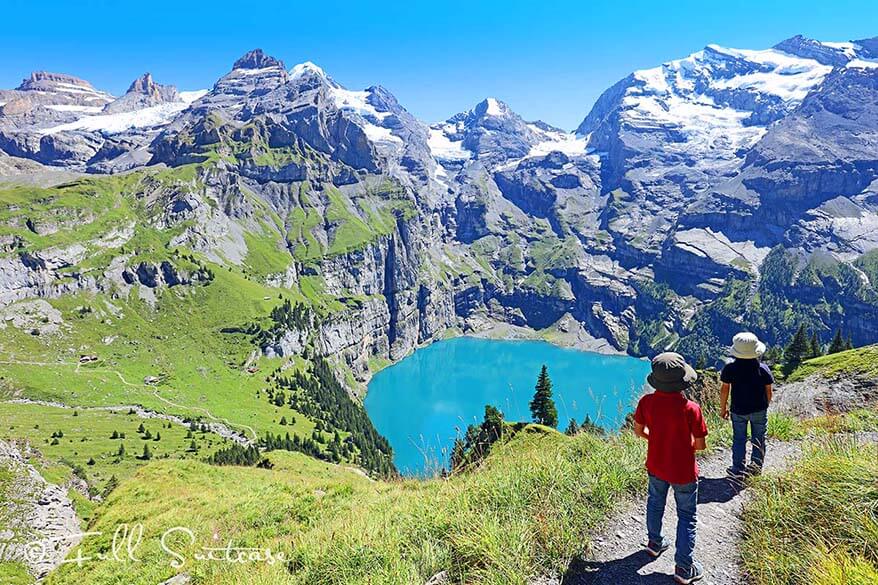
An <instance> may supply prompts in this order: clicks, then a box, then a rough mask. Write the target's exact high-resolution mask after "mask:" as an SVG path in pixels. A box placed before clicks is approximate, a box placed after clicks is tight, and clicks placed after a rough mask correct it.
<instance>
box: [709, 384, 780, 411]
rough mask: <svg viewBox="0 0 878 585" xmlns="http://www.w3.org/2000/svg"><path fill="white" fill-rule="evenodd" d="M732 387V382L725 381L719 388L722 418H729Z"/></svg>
mask: <svg viewBox="0 0 878 585" xmlns="http://www.w3.org/2000/svg"><path fill="white" fill-rule="evenodd" d="M731 388H732V385H731V384H729V383H728V382H723V384H722V386H720V389H719V415H720V417H722V418H729V390H731ZM769 396H770V395H769ZM769 400H771V398H769Z"/></svg>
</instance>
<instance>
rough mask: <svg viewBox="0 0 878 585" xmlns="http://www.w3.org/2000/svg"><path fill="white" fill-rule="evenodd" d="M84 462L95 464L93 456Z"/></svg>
mask: <svg viewBox="0 0 878 585" xmlns="http://www.w3.org/2000/svg"><path fill="white" fill-rule="evenodd" d="M85 464H86V465H94V464H95V460H94V457H89V458H88V461H86V462H85Z"/></svg>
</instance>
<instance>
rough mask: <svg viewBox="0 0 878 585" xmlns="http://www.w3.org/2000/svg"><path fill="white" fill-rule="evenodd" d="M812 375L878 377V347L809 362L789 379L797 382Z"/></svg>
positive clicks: (844, 352) (840, 353) (862, 348)
mask: <svg viewBox="0 0 878 585" xmlns="http://www.w3.org/2000/svg"><path fill="white" fill-rule="evenodd" d="M812 374H820V375H821V376H823V377H825V378H833V377H835V376H838V375H854V376H862V377H866V378H868V377H878V345H869V346H866V347H858V348H856V349H849V350H847V351H842V352H839V353H834V354H830V355H824V356H821V357H818V358H814V359H810V360H807V361H805V362H804V363H802V365H801V366H799V367H798V368H797V369H796V370H795V371H794V372H793V373H792V374H790V376H789V378H788V379H789V381H791V382H795V381H797V380H803V379H805V378H807V377H808V376H810V375H812Z"/></svg>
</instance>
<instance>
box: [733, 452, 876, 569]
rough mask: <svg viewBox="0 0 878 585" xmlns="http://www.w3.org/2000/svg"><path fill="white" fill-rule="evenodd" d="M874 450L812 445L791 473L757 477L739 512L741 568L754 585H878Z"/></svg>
mask: <svg viewBox="0 0 878 585" xmlns="http://www.w3.org/2000/svg"><path fill="white" fill-rule="evenodd" d="M876 510H878V449H876V447H875V446H874V445H871V446H862V445H858V444H857V443H856V442H855V441H854V440H853V439H851V438H843V437H833V438H829V439H824V440H822V441H820V442H815V443H813V444H811V445H810V446H809V447H808V448H807V449H806V453H805V456H804V458H803V459H802V461H801V462H800V463H799V464H798V465H797V466H796V467H795V469H793V470H792V471H791V472H789V473H786V474H783V475H779V476H773V477H763V478H759V480H758V481H756V482H755V485H754V495H753V498H752V499H751V501H750V502H749V504H748V506H747V508H746V510H745V513H744V524H745V527H744V538H743V544H742V554H743V560H744V566H745V567H746V569H747V571H748V573H749V574H750V575H751V576H752V578H753V581H754V583H756V584H757V585H805V584H808V585H813V584H816V585H830V584H832V585H835V584H851V585H860V584H862V585H865V584H867V583H869V584H874V583H878V517H876Z"/></svg>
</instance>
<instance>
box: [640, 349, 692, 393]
mask: <svg viewBox="0 0 878 585" xmlns="http://www.w3.org/2000/svg"><path fill="white" fill-rule="evenodd" d="M697 379H698V374H696V373H695V370H694V369H692V366H690V365H689V364H687V363H686V360H685V359H683V356H681V355H680V354H678V353H674V352H672V351H666V352H665V353H660V354H658V355H657V356H655V357H654V358H653V359H652V373H650V374H649V376H647V377H646V381H647V382H649V385H650V386H652V387H653V388H655V389H656V390H660V391H662V392H680V391H681V390H685V389H686V388H688V387H689V386H691V385H692V382H694V381H695V380H697Z"/></svg>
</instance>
